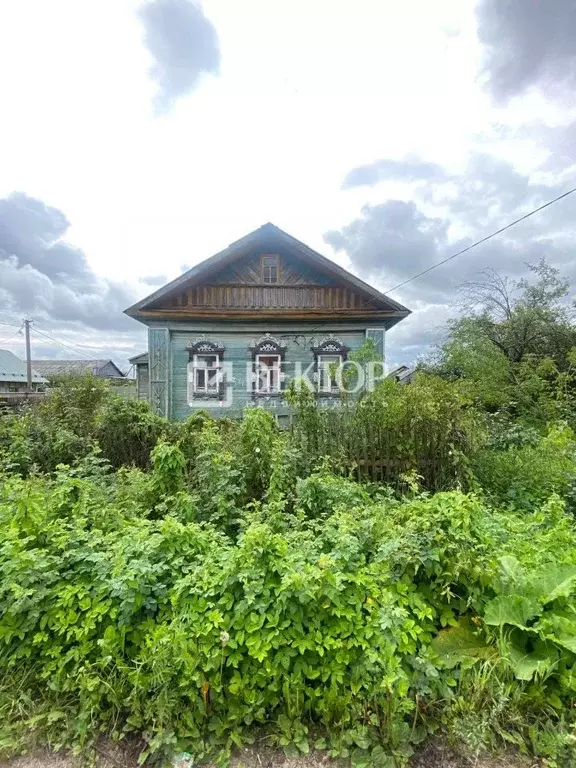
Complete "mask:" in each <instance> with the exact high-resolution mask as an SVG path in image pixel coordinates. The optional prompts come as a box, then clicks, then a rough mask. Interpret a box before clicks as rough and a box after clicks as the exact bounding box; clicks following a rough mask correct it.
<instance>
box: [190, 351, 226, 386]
mask: <svg viewBox="0 0 576 768" xmlns="http://www.w3.org/2000/svg"><path fill="white" fill-rule="evenodd" d="M193 385H194V392H202V393H205V394H213V395H217V394H218V388H219V385H220V358H219V357H218V355H194V366H193Z"/></svg>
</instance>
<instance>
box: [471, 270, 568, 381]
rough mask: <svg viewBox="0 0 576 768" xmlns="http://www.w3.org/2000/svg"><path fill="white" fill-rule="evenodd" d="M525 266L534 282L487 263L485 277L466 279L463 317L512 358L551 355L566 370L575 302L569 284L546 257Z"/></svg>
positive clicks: (520, 359) (515, 359) (511, 359)
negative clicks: (505, 274) (512, 276)
mask: <svg viewBox="0 0 576 768" xmlns="http://www.w3.org/2000/svg"><path fill="white" fill-rule="evenodd" d="M527 266H528V269H529V270H530V271H531V272H532V274H534V275H536V277H537V278H538V279H537V280H536V281H535V282H530V281H529V280H527V279H526V278H522V279H521V280H511V279H510V278H508V277H503V276H502V275H500V274H499V273H498V272H496V271H495V270H492V269H490V270H485V271H484V273H483V275H484V279H483V280H481V281H479V282H469V283H466V284H465V285H464V287H463V291H462V293H463V297H464V307H465V314H464V317H465V318H467V320H468V321H469V322H472V323H473V324H474V326H475V327H476V329H477V332H478V334H479V336H481V337H484V338H485V339H487V340H488V341H489V342H490V343H491V344H492V345H494V346H495V347H496V348H497V349H499V350H500V351H501V352H502V353H503V354H504V355H505V356H506V358H507V359H508V360H509V361H510V362H511V363H516V364H517V363H521V362H523V361H524V360H525V358H526V356H527V355H536V356H537V357H540V358H542V357H550V358H552V359H553V360H554V362H555V363H556V365H557V366H558V368H559V369H561V370H564V369H565V368H566V367H567V365H568V363H567V358H566V356H567V354H568V352H569V350H570V348H571V347H573V346H574V345H575V344H576V330H575V328H574V325H573V320H574V308H573V307H570V306H569V305H567V303H566V301H565V299H566V296H567V295H568V290H569V286H570V284H569V282H568V281H567V280H564V279H561V278H560V277H559V272H558V270H557V269H555V268H554V267H551V266H550V265H549V264H547V263H546V261H545V259H542V260H541V261H540V262H539V263H538V264H528V265H527Z"/></svg>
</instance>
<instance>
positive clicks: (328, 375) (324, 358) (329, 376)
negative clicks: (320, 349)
mask: <svg viewBox="0 0 576 768" xmlns="http://www.w3.org/2000/svg"><path fill="white" fill-rule="evenodd" d="M341 364H342V357H341V356H340V355H319V356H318V373H319V381H318V384H319V389H320V390H321V391H322V392H331V391H333V390H335V389H338V388H339V387H338V382H337V380H336V369H337V368H338V367H339V366H340V365H341Z"/></svg>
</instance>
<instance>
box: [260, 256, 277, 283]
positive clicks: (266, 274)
mask: <svg viewBox="0 0 576 768" xmlns="http://www.w3.org/2000/svg"><path fill="white" fill-rule="evenodd" d="M260 274H261V277H262V282H263V283H268V284H270V283H278V282H280V281H279V279H278V278H279V275H280V257H279V256H277V255H266V256H261V257H260Z"/></svg>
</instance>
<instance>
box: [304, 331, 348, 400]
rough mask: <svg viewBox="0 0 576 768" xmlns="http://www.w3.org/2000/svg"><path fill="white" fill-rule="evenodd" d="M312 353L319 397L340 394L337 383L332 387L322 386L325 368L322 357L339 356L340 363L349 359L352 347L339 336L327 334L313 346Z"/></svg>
mask: <svg viewBox="0 0 576 768" xmlns="http://www.w3.org/2000/svg"><path fill="white" fill-rule="evenodd" d="M311 350H312V354H313V355H314V378H315V380H316V392H317V394H318V396H319V397H330V396H338V395H340V388H339V387H338V385H337V384H336V383H335V384H334V385H331V386H330V389H327V388H322V384H323V380H322V379H323V376H322V374H323V370H321V366H322V358H324V357H338V358H339V359H340V365H343V363H345V362H346V360H347V359H348V352H350V347H347V346H346V344H343V343H342V341H341V340H340V339H339V338H338V337H337V336H333V335H330V336H326V337H325V338H324V339H322V341H321V342H320V343H319V344H317V345H316V346H313V347H311Z"/></svg>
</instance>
